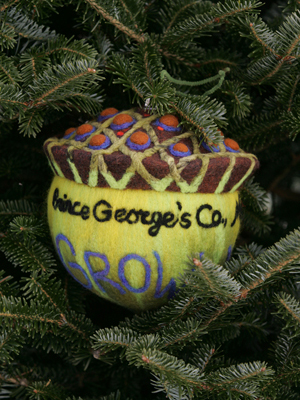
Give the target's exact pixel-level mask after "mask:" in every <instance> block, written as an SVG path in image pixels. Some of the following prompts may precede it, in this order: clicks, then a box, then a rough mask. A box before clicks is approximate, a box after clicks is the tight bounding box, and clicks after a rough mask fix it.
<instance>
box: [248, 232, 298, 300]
mask: <svg viewBox="0 0 300 400" xmlns="http://www.w3.org/2000/svg"><path fill="white" fill-rule="evenodd" d="M299 240H300V232H299V231H298V230H295V231H294V232H293V233H291V234H289V235H287V236H286V237H285V238H283V239H281V240H280V241H279V242H278V243H275V245H274V246H272V247H270V248H269V249H267V250H266V251H264V252H263V253H262V254H261V255H260V256H258V257H257V258H256V259H255V261H253V262H251V263H250V264H249V266H248V268H247V269H246V270H244V271H243V272H242V273H241V275H240V279H242V280H243V281H244V282H245V284H244V286H245V288H244V289H243V290H242V291H241V294H240V296H241V297H242V298H244V297H245V296H247V294H248V293H249V292H253V291H254V290H255V289H257V288H260V287H262V285H263V284H265V282H266V284H267V283H269V284H270V283H271V279H270V278H272V277H274V276H276V275H277V274H278V273H280V272H283V271H287V272H288V270H289V268H290V267H292V266H293V265H295V264H297V263H298V262H299V260H300V248H299V246H297V243H299ZM247 282H248V283H247Z"/></svg>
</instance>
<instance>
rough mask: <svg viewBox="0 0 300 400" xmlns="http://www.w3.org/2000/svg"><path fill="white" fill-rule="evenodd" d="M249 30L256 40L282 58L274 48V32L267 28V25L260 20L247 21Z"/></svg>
mask: <svg viewBox="0 0 300 400" xmlns="http://www.w3.org/2000/svg"><path fill="white" fill-rule="evenodd" d="M249 26H250V30H251V32H252V34H253V36H254V37H255V39H256V40H257V42H258V43H259V44H260V45H261V46H262V47H263V48H265V49H266V50H267V51H269V52H270V53H272V54H274V55H275V56H276V57H279V58H282V56H281V55H279V54H278V53H277V52H276V50H275V49H274V48H276V45H277V43H276V40H275V35H274V33H273V32H272V31H271V30H269V29H268V27H267V25H266V24H265V23H264V22H263V21H262V20H261V19H259V20H257V21H255V22H250V23H249Z"/></svg>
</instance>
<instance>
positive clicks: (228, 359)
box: [0, 0, 300, 400]
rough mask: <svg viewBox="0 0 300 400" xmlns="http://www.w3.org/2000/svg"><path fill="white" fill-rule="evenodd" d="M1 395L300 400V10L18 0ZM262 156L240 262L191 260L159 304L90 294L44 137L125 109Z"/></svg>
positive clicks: (154, 1) (184, 1)
mask: <svg viewBox="0 0 300 400" xmlns="http://www.w3.org/2000/svg"><path fill="white" fill-rule="evenodd" d="M0 21H1V29H0V46H1V53H0V111H1V115H0V120H1V122H0V124H1V125H0V127H1V131H0V143H1V144H0V154H1V158H0V177H1V185H0V194H1V201H0V249H1V253H0V257H1V270H0V294H1V306H0V320H1V323H0V360H1V364H0V365H1V368H0V398H1V399H9V398H16V399H36V400H41V399H45V400H46V399H55V400H59V399H62V400H65V399H68V400H79V399H82V400H88V399H99V400H101V399H102V400H122V399H132V400H135V399H141V398H143V399H163V398H168V399H172V400H175V399H182V400H185V399H283V398H284V399H286V400H288V399H290V400H292V399H298V398H299V396H300V390H299V388H298V386H297V385H298V382H299V380H300V361H299V356H300V341H299V334H300V299H299V278H300V271H299V269H298V268H299V262H300V232H299V230H297V227H298V225H299V219H300V218H299V200H300V194H299V193H300V189H299V186H300V183H299V179H300V178H299V176H300V175H299V174H300V172H299V165H300V164H299V161H300V153H299V143H300V142H299V136H298V132H299V131H300V117H299V111H298V110H299V106H300V88H299V81H300V69H299V61H298V59H299V55H300V3H299V2H298V1H295V0H288V1H284V0H278V1H274V2H270V4H262V3H261V2H259V1H256V0H253V1H241V0H222V1H219V2H216V3H213V2H211V1H204V0H203V1H201V0H198V1H194V0H163V1H158V0H149V1H148V2H143V1H140V0H115V1H111V0H81V1H73V0H70V1H69V2H65V1H62V0H54V1H51V2H48V1H32V0H26V1H25V0H1V1H0ZM133 106H138V107H142V108H145V109H147V110H149V113H150V114H151V113H153V112H156V113H158V114H160V115H163V114H166V113H169V114H176V115H178V116H179V117H180V119H181V123H182V124H183V125H184V126H185V127H186V129H190V130H191V131H193V132H194V134H195V137H197V140H198V141H199V143H206V144H208V145H209V146H213V145H218V143H220V142H221V141H222V140H223V139H222V135H221V133H220V130H221V131H223V132H224V133H225V136H226V137H230V138H232V139H234V140H236V141H237V142H238V143H239V145H240V146H241V148H243V149H244V150H246V151H249V152H252V153H254V154H256V155H257V157H258V158H259V160H260V164H261V166H260V170H259V172H258V173H256V174H255V177H252V178H251V179H250V180H248V181H247V182H245V184H244V186H243V188H242V189H241V202H242V210H241V219H242V226H243V227H242V230H241V232H240V235H239V238H238V241H237V243H236V247H235V249H234V251H233V254H232V258H231V259H230V260H228V261H226V262H225V263H224V265H216V264H214V263H213V262H212V261H211V260H209V259H208V258H205V257H202V256H201V255H200V254H199V255H198V256H195V257H194V258H191V257H190V256H191V255H190V254H187V255H186V257H187V264H186V272H185V274H184V276H183V277H182V286H181V289H180V290H179V291H178V292H177V293H176V295H175V297H174V298H173V299H171V300H170V301H169V302H168V303H167V304H166V305H164V306H162V307H160V308H158V309H155V310H151V311H147V312H143V313H133V312H131V311H130V310H127V309H126V308H122V307H119V306H117V305H115V304H113V303H110V302H107V301H106V300H103V299H101V298H100V297H97V296H95V295H94V294H93V293H91V292H89V291H87V290H85V289H84V288H82V287H81V286H80V285H79V284H78V283H77V282H76V281H75V280H73V279H72V277H71V276H70V275H68V273H67V272H66V270H65V269H64V268H63V266H62V264H61V262H60V260H59V257H58V255H57V254H56V252H55V249H54V246H53V243H52V240H51V237H50V234H49V228H48V222H47V211H46V197H47V191H48V189H49V187H50V184H51V180H52V173H51V171H50V168H49V166H48V163H47V160H46V157H45V155H44V154H43V150H42V146H43V142H44V141H45V140H46V139H47V138H49V137H51V136H55V135H58V134H59V133H62V132H64V131H65V130H66V129H67V128H69V127H70V126H78V125H80V124H83V123H84V122H85V121H87V120H89V119H91V118H94V117H95V116H97V115H99V113H100V112H101V110H103V109H105V108H107V107H116V108H117V109H119V110H126V109H130V108H132V107H133Z"/></svg>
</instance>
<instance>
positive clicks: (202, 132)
mask: <svg viewBox="0 0 300 400" xmlns="http://www.w3.org/2000/svg"><path fill="white" fill-rule="evenodd" d="M170 105H171V107H172V108H174V109H175V110H176V112H177V113H178V114H179V115H180V116H181V117H182V118H183V119H184V120H185V124H186V125H187V127H190V128H192V130H193V132H194V133H195V134H196V135H199V136H203V138H204V140H205V142H206V143H219V142H221V141H222V140H223V139H222V136H221V135H220V132H219V130H218V127H217V124H216V123H218V125H221V126H222V125H224V119H225V118H224V114H225V108H224V106H223V105H222V104H221V103H217V101H216V100H211V99H210V98H209V97H204V96H201V97H200V96H197V98H192V97H188V96H186V97H185V98H183V99H179V101H178V102H177V103H174V102H171V103H170Z"/></svg>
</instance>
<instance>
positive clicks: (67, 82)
mask: <svg viewBox="0 0 300 400" xmlns="http://www.w3.org/2000/svg"><path fill="white" fill-rule="evenodd" d="M95 73H96V70H95V69H93V68H87V69H86V70H84V71H82V72H80V73H77V74H75V75H73V76H71V77H69V78H66V79H65V80H63V81H61V82H59V84H58V85H56V86H55V87H53V88H51V89H49V90H47V91H46V92H45V93H43V94H42V95H41V96H40V97H38V98H37V99H35V100H34V102H33V105H34V106H39V105H42V104H44V103H45V100H44V99H45V98H47V97H49V96H50V95H52V94H53V93H54V92H57V91H59V90H60V89H62V88H64V87H65V86H68V85H70V83H72V82H74V81H76V80H78V79H80V78H82V77H85V76H87V75H91V74H95ZM47 78H48V77H47ZM43 80H44V78H43ZM38 84H39V83H38V82H37V85H38Z"/></svg>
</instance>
